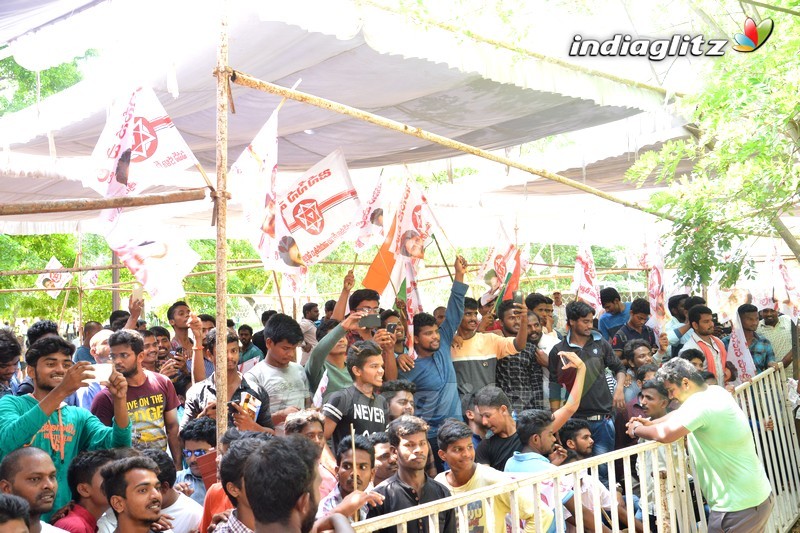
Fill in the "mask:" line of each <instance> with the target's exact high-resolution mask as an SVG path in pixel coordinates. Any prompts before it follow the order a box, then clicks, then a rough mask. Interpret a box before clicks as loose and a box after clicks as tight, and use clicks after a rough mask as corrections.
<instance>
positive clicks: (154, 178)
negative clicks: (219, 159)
mask: <svg viewBox="0 0 800 533" xmlns="http://www.w3.org/2000/svg"><path fill="white" fill-rule="evenodd" d="M92 158H93V160H94V161H95V162H96V168H97V171H96V173H95V175H94V176H89V177H87V179H85V180H84V181H83V183H84V185H85V186H87V187H91V188H92V189H94V190H96V191H97V192H98V193H100V194H102V195H103V196H105V197H106V198H115V197H120V196H128V195H131V194H139V193H140V192H141V191H142V190H144V189H145V188H147V187H150V186H154V185H163V184H165V183H168V182H167V181H166V180H167V179H168V178H167V177H166V176H165V175H164V172H163V171H164V170H168V169H170V170H178V171H180V170H186V169H187V168H190V167H193V166H195V165H197V159H196V158H195V157H194V154H192V151H191V150H190V149H189V146H188V145H187V144H186V141H184V140H183V137H182V136H181V134H180V133H179V132H178V129H177V128H176V127H175V125H174V124H173V123H172V119H171V118H170V117H169V115H167V112H166V111H165V110H164V106H162V105H161V102H160V101H159V100H158V97H157V96H156V94H155V92H153V89H151V88H149V87H139V88H137V89H135V90H133V91H132V92H130V93H128V94H127V95H126V97H125V98H122V99H119V100H118V101H117V102H115V103H114V105H112V108H111V113H110V114H109V116H108V119H107V120H106V125H105V127H104V128H103V131H102V133H101V134H100V138H99V139H98V140H97V144H96V145H95V148H94V150H93V152H92ZM120 213H121V210H120V209H118V208H117V209H105V210H103V211H102V212H101V213H100V219H101V220H103V221H105V222H107V223H113V222H115V221H116V220H117V218H118V217H119V215H120Z"/></svg>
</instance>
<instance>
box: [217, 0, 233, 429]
mask: <svg viewBox="0 0 800 533" xmlns="http://www.w3.org/2000/svg"><path fill="white" fill-rule="evenodd" d="M220 5H221V12H222V15H221V16H220V32H219V47H218V48H217V68H216V72H215V74H216V78H217V190H216V192H215V193H213V194H214V199H215V201H214V214H215V220H216V222H217V256H216V260H217V264H216V270H217V284H216V289H217V290H216V292H217V297H216V300H217V324H219V328H218V329H217V346H216V359H217V361H216V367H217V372H215V376H216V387H217V399H218V400H219V401H220V402H223V403H227V401H228V379H227V377H228V373H227V372H225V371H224V369H225V368H226V367H227V359H228V354H227V352H228V342H227V335H226V334H225V333H224V332H226V331H227V328H226V327H225V324H226V322H227V317H226V314H225V312H226V311H227V305H226V304H227V297H228V296H227V293H228V240H227V223H228V211H227V208H228V196H229V193H228V192H227V178H228V177H227V171H228V102H229V98H230V94H229V90H228V89H229V85H228V84H229V79H228V76H227V75H226V72H227V69H228V5H229V3H228V0H223V1H222V2H220ZM225 412H226V411H225V410H224V409H223V410H222V411H220V413H222V414H221V415H220V416H218V417H217V441H218V442H219V441H220V440H221V439H222V435H223V434H224V433H225V431H227V429H228V417H227V416H226V415H225Z"/></svg>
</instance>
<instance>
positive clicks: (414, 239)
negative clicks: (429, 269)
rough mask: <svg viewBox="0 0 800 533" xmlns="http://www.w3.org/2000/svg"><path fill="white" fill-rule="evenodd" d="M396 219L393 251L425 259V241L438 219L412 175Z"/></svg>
mask: <svg viewBox="0 0 800 533" xmlns="http://www.w3.org/2000/svg"><path fill="white" fill-rule="evenodd" d="M395 219H396V221H397V231H396V232H395V237H394V239H393V241H392V246H391V251H392V253H393V254H395V255H396V256H398V257H411V258H414V259H424V258H425V243H426V242H427V241H428V239H429V238H430V236H431V233H432V231H433V228H434V225H435V221H436V219H435V217H434V216H433V213H432V212H431V209H430V207H429V206H428V201H427V200H426V198H425V195H423V194H422V192H421V191H420V190H419V188H418V187H417V185H416V184H415V183H414V182H413V181H412V179H411V178H410V177H409V178H406V183H405V186H404V187H403V190H402V194H401V197H400V205H399V206H398V208H397V213H396V215H395ZM437 225H438V224H437Z"/></svg>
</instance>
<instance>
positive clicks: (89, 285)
mask: <svg viewBox="0 0 800 533" xmlns="http://www.w3.org/2000/svg"><path fill="white" fill-rule="evenodd" d="M99 278H100V272H98V271H97V270H90V271H88V272H86V273H85V274H84V275H83V278H81V284H82V285H83V290H85V291H90V290H92V289H94V288H95V287H97V280H98V279H99Z"/></svg>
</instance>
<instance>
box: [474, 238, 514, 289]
mask: <svg viewBox="0 0 800 533" xmlns="http://www.w3.org/2000/svg"><path fill="white" fill-rule="evenodd" d="M516 250H517V248H516V247H515V246H514V243H512V242H511V239H510V238H509V237H508V234H507V233H506V230H505V228H504V227H503V225H502V224H500V227H499V228H498V229H497V237H495V239H494V245H493V246H492V247H491V248H489V253H488V254H487V255H486V260H484V262H483V265H481V269H480V270H479V271H478V279H483V280H484V282H486V284H487V285H488V286H489V290H490V291H491V292H492V293H493V294H494V293H495V292H497V291H498V290H499V289H500V287H502V286H503V284H504V283H505V282H506V274H507V273H509V272H511V271H512V270H513V261H514V254H515V252H516ZM509 267H511V268H509Z"/></svg>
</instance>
